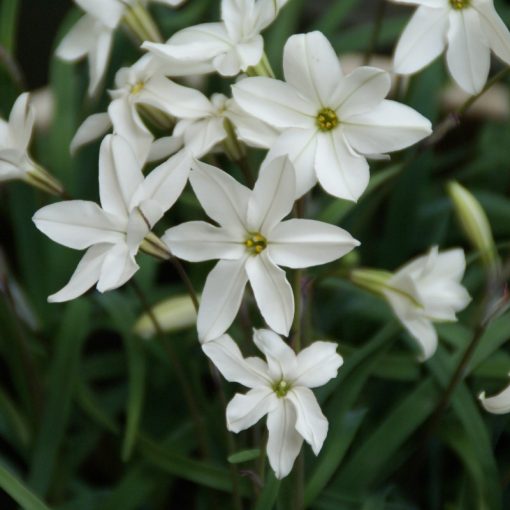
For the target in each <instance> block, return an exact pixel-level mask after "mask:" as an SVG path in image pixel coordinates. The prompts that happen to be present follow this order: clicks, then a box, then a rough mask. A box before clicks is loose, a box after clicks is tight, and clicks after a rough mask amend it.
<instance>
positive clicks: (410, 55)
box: [394, 0, 510, 94]
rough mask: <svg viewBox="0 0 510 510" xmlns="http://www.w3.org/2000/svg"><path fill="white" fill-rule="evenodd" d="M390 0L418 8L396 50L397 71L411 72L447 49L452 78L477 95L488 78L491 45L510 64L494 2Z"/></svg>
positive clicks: (508, 38) (507, 36)
mask: <svg viewBox="0 0 510 510" xmlns="http://www.w3.org/2000/svg"><path fill="white" fill-rule="evenodd" d="M394 1H396V2H399V3H405V4H414V5H418V6H419V7H418V9H417V10H416V12H415V14H414V16H413V17H412V18H411V21H410V22H409V24H408V25H407V27H406V28H405V30H404V32H403V33H402V36H401V37H400V40H399V42H398V45H397V48H396V50H395V57H394V68H395V72H397V73H399V74H412V73H415V72H416V71H419V70H420V69H423V68H424V67H425V66H426V65H428V64H429V63H430V62H432V61H433V60H434V59H435V58H436V57H438V56H439V55H440V54H441V53H443V51H444V50H445V48H446V62H447V64H448V69H449V71H450V73H451V75H452V78H453V79H454V80H455V81H456V82H457V84H458V85H459V86H460V87H461V88H463V89H464V90H465V91H466V92H468V93H470V94H477V93H478V92H480V91H481V90H482V88H483V86H484V85H485V82H486V81H487V76H488V74H489V68H490V51H491V49H492V51H494V53H495V54H496V55H497V56H498V57H499V58H500V59H501V60H503V61H504V62H506V63H507V64H510V32H509V31H508V29H507V27H506V26H505V24H504V23H503V21H502V20H501V18H500V17H499V15H498V13H497V12H496V10H495V9H494V4H493V1H492V0H394Z"/></svg>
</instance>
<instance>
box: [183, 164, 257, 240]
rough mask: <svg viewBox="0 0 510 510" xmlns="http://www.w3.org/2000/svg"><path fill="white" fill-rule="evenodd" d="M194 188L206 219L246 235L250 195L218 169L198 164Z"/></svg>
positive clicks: (192, 178)
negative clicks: (207, 217) (208, 218)
mask: <svg viewBox="0 0 510 510" xmlns="http://www.w3.org/2000/svg"><path fill="white" fill-rule="evenodd" d="M190 182H191V186H192V187H193V191H194V192H195V194H196V195H197V198H198V200H199V201H200V204H201V205H202V207H203V208H204V210H205V212H206V213H207V215H208V216H209V217H210V218H211V219H213V220H214V221H216V222H218V223H219V224H220V225H222V226H223V227H227V228H229V227H230V228H232V229H234V230H236V231H239V232H245V227H244V225H245V222H246V208H247V206H248V200H249V199H250V195H251V191H250V190H249V189H248V188H247V187H246V186H243V185H242V184H240V183H239V182H237V181H236V180H235V179H234V178H233V177H231V176H230V175H228V174H227V173H225V172H223V171H222V170H220V169H219V168H216V167H214V166H211V165H206V164H205V163H201V162H200V161H195V163H194V165H193V170H192V171H191V175H190Z"/></svg>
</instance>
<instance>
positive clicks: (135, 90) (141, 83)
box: [131, 81, 145, 96]
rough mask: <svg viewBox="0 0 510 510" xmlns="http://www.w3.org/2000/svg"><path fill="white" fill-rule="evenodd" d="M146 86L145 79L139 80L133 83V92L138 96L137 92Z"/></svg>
mask: <svg viewBox="0 0 510 510" xmlns="http://www.w3.org/2000/svg"><path fill="white" fill-rule="evenodd" d="M144 87H145V83H144V82H143V81H140V82H138V83H137V84H136V85H133V86H132V87H131V94H133V95H134V96H136V94H139V93H140V92H141V91H142V90H143V89H144Z"/></svg>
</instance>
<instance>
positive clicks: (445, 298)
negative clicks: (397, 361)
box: [382, 246, 471, 360]
mask: <svg viewBox="0 0 510 510" xmlns="http://www.w3.org/2000/svg"><path fill="white" fill-rule="evenodd" d="M465 269H466V259H465V256H464V251H463V250H462V249H460V248H458V249H453V250H448V251H444V252H441V253H439V252H438V249H437V246H436V247H433V248H432V249H431V250H430V252H429V253H428V254H427V255H424V256H421V257H418V258H417V259H415V260H413V261H411V262H409V263H408V264H406V265H405V266H403V267H402V268H401V269H399V270H398V271H397V272H396V273H395V274H394V275H393V276H391V278H389V279H388V280H387V281H386V282H385V284H384V287H383V289H382V290H383V293H384V295H385V296H386V298H387V300H388V302H389V303H390V305H391V307H392V308H393V311H394V312H395V315H396V316H397V317H398V319H399V320H400V322H401V323H402V324H403V326H404V327H405V328H406V329H407V331H408V332H409V333H410V334H411V336H412V337H413V338H415V339H416V341H417V342H418V344H419V346H420V348H421V350H422V353H423V356H422V359H423V360H426V359H428V358H430V357H431V356H432V355H433V354H434V352H435V351H436V349H437V333H436V330H435V329H434V325H433V322H444V321H456V320H457V318H456V315H455V314H456V313H457V312H459V311H461V310H463V309H464V308H466V306H467V305H468V304H469V302H470V301H471V298H470V296H469V294H468V292H467V290H466V289H465V288H464V287H463V286H462V285H461V281H462V278H463V276H464V271H465Z"/></svg>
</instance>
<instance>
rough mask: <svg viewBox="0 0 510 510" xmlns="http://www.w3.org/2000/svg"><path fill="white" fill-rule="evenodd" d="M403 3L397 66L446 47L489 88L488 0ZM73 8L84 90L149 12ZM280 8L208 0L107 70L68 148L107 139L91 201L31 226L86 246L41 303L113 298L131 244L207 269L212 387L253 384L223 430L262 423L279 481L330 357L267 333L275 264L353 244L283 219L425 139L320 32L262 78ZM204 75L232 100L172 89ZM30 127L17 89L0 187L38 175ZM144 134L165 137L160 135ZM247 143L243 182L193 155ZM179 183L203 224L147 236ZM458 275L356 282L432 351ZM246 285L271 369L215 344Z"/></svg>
mask: <svg viewBox="0 0 510 510" xmlns="http://www.w3.org/2000/svg"><path fill="white" fill-rule="evenodd" d="M401 1H402V2H404V3H417V4H420V7H419V9H418V11H417V13H416V14H415V16H414V18H413V20H412V21H411V23H410V25H409V26H408V28H407V29H406V30H405V32H404V33H403V35H402V38H401V41H400V43H399V45H398V47H397V50H396V54H395V69H396V71H397V72H400V73H412V72H415V71H417V70H418V69H420V68H422V67H423V66H425V65H426V64H427V63H429V62H430V61H431V60H432V59H433V58H435V57H436V56H437V55H438V54H439V53H440V52H441V51H443V49H444V47H445V46H446V44H447V40H448V53H447V60H448V65H449V68H450V70H451V72H452V75H453V77H454V79H455V80H456V81H457V82H458V83H459V84H460V85H461V86H462V87H463V88H465V89H466V90H467V91H469V92H471V93H475V92H477V91H479V90H480V89H481V88H482V86H483V84H484V83H485V80H486V78H487V73H488V62H489V60H488V59H489V48H492V49H493V50H494V51H495V53H496V54H497V55H498V56H499V57H500V58H502V59H503V60H505V61H508V62H510V34H509V33H508V30H507V29H506V27H505V26H504V25H503V24H502V22H501V20H500V19H499V18H498V17H497V15H496V14H495V11H494V8H493V6H492V2H491V1H489V0H422V1H419V0H415V1H411V0H409V1H408V0H401ZM159 2H160V3H163V4H167V5H170V6H176V5H178V4H180V3H181V2H180V1H179V0H159ZM76 3H77V4H78V5H79V6H80V7H81V8H82V9H83V10H84V11H85V12H86V14H85V16H84V17H83V18H82V19H80V20H79V21H78V23H77V24H76V25H75V26H74V28H73V29H72V30H71V32H70V33H69V34H68V35H67V36H66V37H65V38H64V40H63V41H62V42H61V44H60V46H59V48H58V50H57V54H58V55H59V56H60V57H61V58H63V59H66V60H69V61H74V60H77V59H80V58H82V57H84V56H88V59H89V63H90V89H89V91H90V93H91V94H92V93H95V92H97V91H98V88H99V85H100V83H101V80H102V77H103V75H104V73H105V70H106V68H107V63H108V56H109V53H110V49H111V44H112V38H113V32H114V30H115V29H116V28H117V27H118V26H119V24H121V23H122V22H125V23H126V24H127V26H129V27H131V28H133V27H135V29H136V27H138V28H140V27H142V28H143V27H145V29H146V30H145V32H144V31H139V35H140V33H141V34H149V33H150V32H151V30H150V28H151V27H150V26H149V25H147V23H146V18H144V16H147V11H145V10H144V6H145V4H146V3H147V2H146V1H139V0H130V1H127V2H126V1H122V0H76ZM285 3H286V0H222V2H221V18H222V21H221V22H218V23H206V24H202V25H197V26H194V27H190V28H186V29H184V30H181V31H180V32H177V33H176V34H174V35H173V36H172V37H171V38H170V39H169V40H168V42H167V43H165V44H163V43H162V42H161V41H158V40H157V39H158V38H157V37H153V40H152V41H145V42H144V43H143V48H145V49H147V50H149V53H147V54H145V55H144V56H143V57H142V58H141V59H140V60H139V61H138V62H136V63H135V64H134V65H133V66H132V67H129V68H124V69H121V70H120V71H118V73H117V76H116V80H115V89H114V90H112V91H111V92H110V95H111V99H112V100H111V103H110V105H109V107H108V111H107V112H106V113H97V114H94V115H92V116H91V117H89V118H88V119H86V120H85V122H84V123H83V124H82V126H81V127H80V128H79V130H78V132H77V133H76V136H75V138H74V140H73V143H72V147H71V149H72V150H73V151H74V150H76V149H78V148H79V147H80V146H82V145H84V144H86V143H89V142H91V141H92V140H95V139H98V138H102V137H103V136H104V135H106V133H107V132H109V131H112V132H113V134H109V135H107V136H106V137H105V138H104V139H103V141H102V144H101V149H100V157H99V195H100V203H101V205H100V206H99V205H97V204H96V203H93V202H88V201H82V200H68V201H64V202H61V203H56V204H52V205H48V206H46V207H43V208H42V209H40V210H39V211H38V212H37V213H36V214H35V216H34V222H35V224H36V226H37V228H38V229H39V230H41V231H42V232H44V233H45V234H46V235H47V236H48V237H50V238H51V239H52V240H54V241H56V242H58V243H60V244H62V245H64V246H67V247H70V248H73V249H78V250H87V251H86V252H85V255H84V256H83V258H82V259H81V261H80V263H79V265H78V267H77V269H76V271H75V273H74V274H73V276H72V278H71V280H70V281H69V283H68V284H67V285H66V286H65V287H64V288H63V289H61V290H60V291H59V292H57V293H56V294H54V295H52V296H50V298H49V299H50V300H51V301H54V302H57V301H66V300H70V299H74V298H76V297H78V296H80V295H82V294H83V293H85V292H86V291H87V290H89V289H90V288H91V287H92V286H94V285H97V289H98V290H99V291H100V292H104V291H107V290H111V289H115V288H118V287H120V286H121V285H123V284H124V283H126V282H127V281H128V280H129V279H130V278H131V277H132V276H133V275H134V274H135V272H136V271H137V270H138V265H137V263H136V260H135V257H136V255H137V253H138V251H139V250H140V249H142V250H144V249H146V250H147V251H150V249H148V248H147V246H148V245H150V246H152V247H153V248H154V247H156V248H157V249H158V250H159V252H160V253H162V254H163V256H167V257H170V256H175V257H178V258H181V259H183V260H186V261H190V262H200V261H205V260H211V259H218V260H219V262H218V263H217V264H216V266H215V267H214V268H213V269H212V271H211V272H210V273H209V276H208V277H207V279H206V281H205V286H204V289H203V293H202V298H201V303H200V308H199V312H198V319H197V330H198V337H199V340H200V341H201V342H202V349H203V351H204V352H205V354H206V355H207V356H208V357H209V358H210V359H211V360H212V361H213V363H214V364H215V365H216V366H217V367H218V369H219V371H220V372H221V373H222V374H223V375H224V376H225V378H226V379H228V380H229V381H233V382H237V383H240V384H243V385H244V386H247V387H249V388H251V389H250V391H249V392H248V393H247V394H246V395H239V394H238V395H236V396H235V397H234V399H233V400H232V401H231V402H230V404H229V405H228V409H227V423H228V428H229V430H232V431H233V432H239V431H240V430H243V429H246V428H247V427H250V426H252V425H253V424H254V423H256V422H257V421H258V420H259V419H261V418H262V417H263V416H264V415H266V414H267V428H268V431H269V440H268V445H267V453H268V457H269V461H270V463H271V466H272V467H273V469H274V471H275V473H276V476H277V477H279V478H281V477H283V476H286V475H287V474H288V473H289V472H290V470H291V468H292V465H293V463H294V460H295V458H296V456H297V454H298V452H299V451H300V448H301V445H302V442H303V439H304V440H305V441H306V442H308V443H309V444H310V445H311V446H312V449H313V451H314V452H315V454H317V453H318V452H319V451H320V449H321V447H322V444H323V442H324V439H325V437H326V434H327V429H328V422H327V420H326V418H325V417H324V416H323V414H322V412H321V410H320V408H319V405H318V403H317V401H316V400H315V397H314V395H313V393H312V392H311V390H310V388H314V387H317V386H321V385H323V384H325V383H327V382H328V381H329V380H330V379H331V378H333V377H335V376H336V374H337V370H338V368H339V367H340V366H341V364H342V358H341V357H340V356H339V355H338V354H337V353H336V344H334V343H331V342H322V341H321V342H315V343H312V344H311V345H310V346H308V347H307V348H305V349H304V350H302V351H301V352H298V353H297V354H296V353H295V352H294V350H293V349H292V348H291V347H289V345H288V344H286V343H285V342H284V341H283V340H282V338H281V337H280V336H279V335H284V336H288V335H289V333H290V331H291V326H292V323H293V320H294V315H295V304H294V296H293V291H292V288H291V286H290V284H289V282H288V280H287V276H286V273H285V271H284V270H283V269H281V266H283V267H287V268H291V269H298V268H307V267H311V266H317V265H321V264H326V263H329V262H332V261H334V260H337V259H339V258H340V257H342V256H344V255H345V254H347V253H348V252H350V251H351V250H352V249H354V248H355V247H356V246H358V245H359V242H358V241H357V240H355V239H354V238H353V237H352V236H351V235H350V234H349V233H348V232H346V231H345V230H343V229H341V228H340V227H338V226H335V225H329V224H326V223H323V222H319V221H315V220H312V219H304V218H301V217H294V218H291V219H286V218H287V217H288V216H289V215H290V214H291V212H292V210H293V208H294V206H295V202H296V200H298V199H300V198H301V197H303V195H305V194H306V193H308V192H309V191H310V190H311V189H312V188H313V187H314V186H315V184H316V183H317V182H319V183H320V185H321V186H322V188H323V189H324V190H325V191H326V192H327V193H329V194H330V195H333V196H334V197H338V198H342V199H346V200H351V201H356V200H357V199H358V198H359V197H360V196H361V195H362V194H363V192H364V191H365V189H366V187H367V185H368V182H369V178H370V175H369V163H368V161H367V159H371V158H376V159H381V158H387V156H386V154H387V153H389V152H393V151H397V150H401V149H404V148H406V147H409V146H411V145H413V144H415V143H417V142H419V141H420V140H422V139H424V138H425V137H427V136H428V135H429V134H430V133H431V124H430V122H429V121H428V120H427V119H426V118H424V117H423V116H422V115H420V114H419V113H418V112H416V111H415V110H413V109H412V108H410V107H408V106H406V105H403V104H400V103H398V102H395V101H391V100H388V99H386V96H387V95H388V93H389V90H390V76H389V74H388V73H387V72H385V71H383V70H381V69H377V68H374V67H359V68H358V69H355V70H354V71H353V72H351V73H350V74H347V75H345V74H344V73H343V72H342V68H341V65H340V62H339V59H338V57H337V55H336V53H335V51H334V50H333V47H332V46H331V44H330V43H329V41H328V40H327V39H326V37H325V36H324V35H323V34H321V33H320V32H312V33H308V34H299V35H293V36H292V37H290V38H289V40H288V41H287V43H286V45H285V48H284V53H283V69H284V77H285V81H280V80H277V79H275V78H274V76H273V75H272V72H271V70H270V67H269V64H268V62H267V59H266V58H265V55H264V41H263V38H262V35H261V31H262V30H263V29H264V28H265V27H267V26H268V25H269V24H270V23H272V22H273V21H274V20H275V18H276V16H277V15H278V13H279V11H280V9H281V8H282V7H283V6H284V5H285ZM144 20H145V24H144ZM137 23H138V24H139V25H137ZM446 34H447V36H446ZM214 71H216V72H218V73H219V74H220V75H223V76H238V79H237V81H236V83H235V84H234V85H233V86H232V97H227V96H225V95H222V94H214V95H213V96H212V97H211V98H208V97H206V96H205V95H204V94H203V93H202V92H200V91H198V90H196V89H194V88H191V87H186V86H183V85H181V84H178V83H176V82H175V81H173V80H172V79H171V78H176V77H180V76H186V75H193V74H195V75H196V74H203V73H209V72H214ZM240 73H242V74H240ZM32 124H33V115H32V113H31V111H30V108H29V106H28V96H27V95H23V96H21V97H20V98H19V99H18V101H17V102H16V104H15V106H14V108H13V111H12V114H11V118H10V120H9V123H6V122H3V121H2V123H0V179H7V178H15V177H16V178H19V177H21V178H25V176H26V175H32V176H33V175H34V174H35V173H37V172H35V170H34V168H36V165H35V164H33V162H32V160H31V159H30V158H29V156H28V154H27V147H28V143H29V141H30V137H31V131H32ZM155 126H156V127H158V129H159V132H161V130H163V131H164V132H165V133H166V136H163V137H162V138H159V139H156V137H155V135H154V131H155V130H154V129H153V128H154V127H155ZM246 146H250V147H255V148H262V149H265V150H267V155H266V157H265V159H264V161H263V163H262V165H261V168H260V171H259V173H258V177H257V179H256V182H255V184H254V187H253V189H249V188H248V187H246V186H244V185H243V184H241V183H240V182H238V181H237V180H236V179H234V178H233V177H232V176H230V175H228V174H227V173H226V172H225V171H223V170H220V169H218V168H216V167H214V166H211V165H208V164H206V163H204V162H201V161H200V159H203V158H204V157H206V156H207V155H208V154H211V153H213V152H217V151H221V150H223V151H224V152H225V153H226V154H227V155H228V156H229V157H230V158H231V159H233V160H234V161H241V160H242V158H243V157H244V152H245V150H246ZM152 161H159V162H161V161H163V162H162V163H161V164H160V165H159V166H158V167H157V168H155V169H154V170H151V171H150V172H149V173H148V174H147V175H146V176H144V174H143V169H144V167H145V166H146V165H147V163H149V162H152ZM38 175H39V174H38ZM188 179H189V181H190V184H191V187H192V189H193V192H194V194H195V195H196V197H197V199H198V201H199V202H200V204H201V206H202V207H203V209H204V211H205V212H206V214H207V215H208V216H209V217H210V218H211V220H212V221H214V222H215V223H216V224H211V223H206V222H203V221H193V222H188V223H184V224H181V225H177V226H175V227H173V228H170V229H169V230H167V231H166V233H165V234H164V236H163V237H162V239H161V240H160V239H159V238H157V237H156V236H155V235H154V234H153V233H152V229H153V228H154V226H155V225H156V223H157V222H158V221H159V220H160V219H161V218H162V217H163V215H164V214H165V213H166V212H167V211H168V210H169V209H170V207H172V205H173V204H174V203H175V202H176V201H177V200H178V199H179V197H180V195H181V193H182V191H183V190H184V188H185V186H186V184H187V182H188ZM163 243H164V244H163ZM464 269H465V259H464V253H463V251H462V250H460V249H455V250H451V251H447V252H443V253H440V254H439V253H438V251H437V248H433V249H432V250H431V252H430V253H429V254H428V255H427V256H424V257H421V258H419V259H417V260H415V261H413V262H411V263H409V264H407V265H406V266H404V267H403V268H402V269H400V270H399V271H397V272H396V273H395V274H393V275H391V274H386V275H384V277H380V278H379V279H377V278H375V279H374V277H373V274H372V275H369V274H368V273H367V274H365V275H364V276H363V275H361V276H360V275H359V274H358V279H357V280H358V283H360V284H362V285H364V286H365V287H369V288H370V287H372V289H374V288H375V287H374V286H377V289H378V290H379V291H380V293H381V294H383V295H384V296H385V297H386V299H387V300H388V301H389V303H390V305H391V307H392V308H393V310H394V312H395V314H396V315H397V317H398V318H399V319H400V320H401V322H402V323H403V325H404V326H405V328H406V329H407V330H408V331H409V332H410V333H411V335H412V336H413V337H414V338H415V339H416V340H417V341H418V342H419V344H420V346H421V348H422V351H423V358H428V357H429V356H431V355H432V354H433V352H434V351H435V348H436V344H437V336H436V332H435V330H434V328H433V326H432V322H433V321H445V320H449V321H451V320H456V317H455V314H456V312H458V311H460V310H462V309H463V308H465V306H467V304H468V302H469V300H470V298H469V295H468V294H467V292H466V290H465V289H464V288H463V287H462V286H461V284H460V281H461V279H462V277H463V274H464ZM367 275H368V276H367ZM379 276H380V274H379ZM375 280H377V285H375V284H374V281H375ZM353 281H356V278H353ZM369 281H371V282H372V283H371V284H368V283H367V282H369ZM247 282H249V283H250V287H251V289H252V291H253V295H254V298H255V302H256V304H257V306H258V308H259V310H260V313H261V316H262V318H263V319H264V321H265V322H266V324H267V325H268V326H269V327H270V328H271V330H272V331H270V330H257V331H255V333H254V342H255V344H256V346H257V347H258V348H259V349H260V350H261V351H262V353H263V354H264V355H265V357H266V360H267V362H263V361H262V360H260V359H258V358H243V356H242V354H241V352H240V350H239V348H238V346H237V344H236V343H235V342H234V341H233V340H232V338H231V337H230V336H228V335H226V334H225V332H226V331H227V330H228V328H229V327H230V326H231V324H232V323H233V321H234V320H235V318H236V316H237V314H238V311H239V308H240V306H241V303H242V300H243V296H244V293H245V287H246V284H247ZM486 405H488V402H487V403H486Z"/></svg>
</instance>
